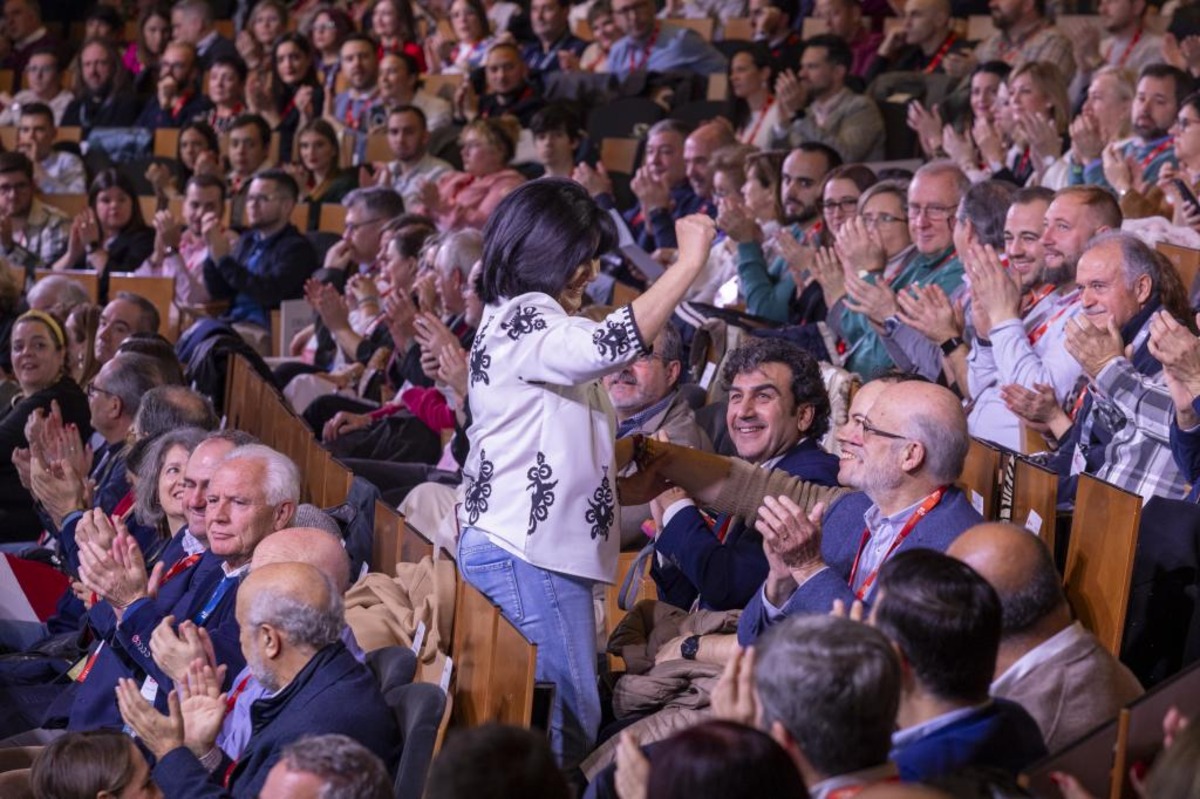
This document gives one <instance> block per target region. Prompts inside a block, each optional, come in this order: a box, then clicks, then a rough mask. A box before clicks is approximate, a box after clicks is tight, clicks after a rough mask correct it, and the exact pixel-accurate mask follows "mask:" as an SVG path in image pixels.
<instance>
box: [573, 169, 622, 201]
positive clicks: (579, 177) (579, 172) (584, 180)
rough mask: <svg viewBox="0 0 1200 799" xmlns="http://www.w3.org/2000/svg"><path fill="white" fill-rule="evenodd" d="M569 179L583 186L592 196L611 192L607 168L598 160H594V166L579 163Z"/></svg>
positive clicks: (610, 181) (611, 185)
mask: <svg viewBox="0 0 1200 799" xmlns="http://www.w3.org/2000/svg"><path fill="white" fill-rule="evenodd" d="M571 179H572V180H574V181H575V182H576V183H578V184H579V185H580V186H583V188H584V189H586V190H587V193H588V194H590V195H592V196H593V197H599V196H600V195H601V194H612V193H613V184H612V178H610V177H609V176H608V170H607V169H605V168H604V164H603V163H601V162H599V161H597V162H596V166H595V167H594V168H593V167H591V166H589V165H588V164H585V163H581V164H579V165H578V166H576V167H575V171H574V172H572V173H571Z"/></svg>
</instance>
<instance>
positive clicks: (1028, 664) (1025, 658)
mask: <svg viewBox="0 0 1200 799" xmlns="http://www.w3.org/2000/svg"><path fill="white" fill-rule="evenodd" d="M1087 634H1088V633H1087V630H1085V629H1083V625H1082V624H1080V623H1079V622H1075V623H1074V624H1071V625H1068V626H1066V627H1064V628H1063V629H1061V630H1059V631H1058V632H1057V633H1055V634H1054V635H1052V636H1050V637H1049V638H1047V639H1046V640H1045V641H1042V642H1041V643H1040V644H1038V645H1037V646H1035V647H1034V648H1033V649H1030V650H1029V651H1028V652H1026V653H1025V654H1024V655H1022V656H1021V657H1020V658H1018V659H1017V661H1016V662H1015V663H1013V664H1012V665H1011V666H1009V667H1008V668H1007V669H1005V671H1004V673H1003V674H1001V675H1000V676H999V677H997V678H996V679H995V680H994V681H993V682H992V688H991V693H992V695H993V696H997V695H1004V694H1007V693H1009V692H1010V691H1011V690H1012V687H1013V685H1015V684H1016V683H1018V682H1020V681H1021V680H1022V679H1024V678H1025V677H1026V676H1028V675H1029V674H1030V672H1032V671H1033V670H1034V669H1036V668H1037V667H1038V666H1040V665H1042V664H1043V663H1046V662H1048V661H1050V660H1053V659H1054V658H1056V657H1058V656H1059V655H1060V654H1062V652H1063V651H1065V650H1066V649H1068V648H1069V647H1071V646H1073V645H1074V644H1075V643H1076V642H1077V641H1079V640H1080V639H1081V638H1084V637H1085V636H1087Z"/></svg>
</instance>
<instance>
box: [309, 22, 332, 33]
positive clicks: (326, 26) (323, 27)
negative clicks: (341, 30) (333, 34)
mask: <svg viewBox="0 0 1200 799" xmlns="http://www.w3.org/2000/svg"><path fill="white" fill-rule="evenodd" d="M312 29H313V30H314V31H320V32H321V33H328V32H330V31H335V30H337V25H334V24H333V23H332V22H318V23H317V24H316V25H313V26H312Z"/></svg>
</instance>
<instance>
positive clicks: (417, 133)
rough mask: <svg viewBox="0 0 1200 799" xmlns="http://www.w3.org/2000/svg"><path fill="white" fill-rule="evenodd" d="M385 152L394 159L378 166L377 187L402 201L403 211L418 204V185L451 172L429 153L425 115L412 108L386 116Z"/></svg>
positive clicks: (399, 108) (404, 106) (431, 181)
mask: <svg viewBox="0 0 1200 799" xmlns="http://www.w3.org/2000/svg"><path fill="white" fill-rule="evenodd" d="M387 140H388V149H389V150H391V153H392V157H393V158H394V159H395V160H394V161H392V162H391V163H388V164H377V165H376V170H377V172H376V175H378V176H379V177H378V178H377V183H378V184H379V185H381V186H390V187H391V188H392V189H394V190H395V191H396V193H397V194H399V195H400V196H401V197H402V198H403V199H404V207H405V208H411V207H414V206H415V205H418V204H420V202H421V184H422V183H436V182H437V180H438V178H440V177H441V176H442V175H444V174H446V173H447V172H449V171H451V170H452V169H453V167H452V166H450V164H448V163H447V162H445V161H443V160H442V159H440V158H438V157H437V156H435V155H433V154H432V153H430V152H429V126H428V121H427V119H426V117H425V113H424V112H423V111H422V110H421V109H419V108H417V107H416V106H415V105H402V106H398V107H396V108H393V109H392V110H391V111H389V112H388V117H387Z"/></svg>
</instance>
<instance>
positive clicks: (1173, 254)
mask: <svg viewBox="0 0 1200 799" xmlns="http://www.w3.org/2000/svg"><path fill="white" fill-rule="evenodd" d="M1155 249H1157V250H1158V251H1159V252H1160V253H1162V254H1163V255H1165V256H1166V257H1167V260H1168V261H1170V262H1171V264H1172V265H1173V266H1174V267H1175V271H1177V272H1178V273H1179V279H1180V280H1182V281H1183V287H1184V288H1185V289H1189V290H1190V289H1191V287H1192V284H1193V283H1194V282H1195V280H1196V273H1197V272H1200V250H1194V249H1192V248H1191V247H1183V246H1180V245H1178V244H1171V243H1169V242H1166V241H1160V242H1159V243H1158V246H1157V247H1155Z"/></svg>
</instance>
